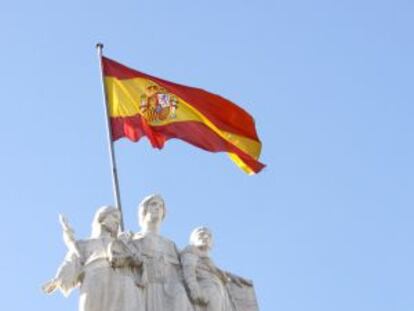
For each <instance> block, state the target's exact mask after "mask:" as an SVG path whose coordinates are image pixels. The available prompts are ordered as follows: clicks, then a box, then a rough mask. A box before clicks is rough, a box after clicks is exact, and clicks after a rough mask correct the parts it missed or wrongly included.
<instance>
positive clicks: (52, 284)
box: [42, 279, 59, 294]
mask: <svg viewBox="0 0 414 311" xmlns="http://www.w3.org/2000/svg"><path fill="white" fill-rule="evenodd" d="M58 287H59V282H58V281H57V280H56V279H52V280H50V281H47V282H46V283H45V284H43V285H42V290H43V292H44V293H45V294H51V293H53V292H54V291H55V290H56V289H57V288H58Z"/></svg>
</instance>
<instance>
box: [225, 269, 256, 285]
mask: <svg viewBox="0 0 414 311" xmlns="http://www.w3.org/2000/svg"><path fill="white" fill-rule="evenodd" d="M217 271H218V273H219V277H220V278H221V279H222V280H223V282H224V283H228V282H233V283H235V284H236V285H238V286H240V287H243V286H249V287H252V286H253V282H252V281H251V280H248V279H245V278H243V277H241V276H238V275H235V274H233V273H230V272H227V271H224V270H221V269H219V268H217Z"/></svg>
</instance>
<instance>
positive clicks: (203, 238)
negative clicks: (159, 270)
mask: <svg viewBox="0 0 414 311" xmlns="http://www.w3.org/2000/svg"><path fill="white" fill-rule="evenodd" d="M212 244H213V236H212V233H211V231H210V230H209V229H208V228H205V227H198V228H196V229H194V230H193V232H192V233H191V236H190V245H189V246H187V247H186V248H185V249H184V250H183V251H182V252H181V262H182V268H183V274H184V279H185V284H186V287H187V289H188V291H189V295H190V297H191V301H192V302H193V304H194V307H195V310H196V311H258V306H257V302H256V297H255V295H254V289H253V284H252V282H251V281H250V280H246V279H244V278H242V277H239V276H236V275H234V274H232V273H229V272H225V271H223V270H221V269H219V268H218V267H217V266H216V265H215V264H214V262H213V261H212V260H211V258H210V257H209V251H210V249H211V248H212Z"/></svg>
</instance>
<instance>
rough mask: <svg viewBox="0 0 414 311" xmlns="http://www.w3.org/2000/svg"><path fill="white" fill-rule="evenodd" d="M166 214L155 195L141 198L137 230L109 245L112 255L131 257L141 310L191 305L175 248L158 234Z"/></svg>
mask: <svg viewBox="0 0 414 311" xmlns="http://www.w3.org/2000/svg"><path fill="white" fill-rule="evenodd" d="M165 215H166V208H165V203H164V200H163V199H162V197H161V196H159V195H151V196H148V197H147V198H145V199H144V200H143V201H142V202H141V203H140V206H139V223H140V226H141V231H140V232H138V233H135V234H127V235H124V236H123V237H121V240H123V241H124V242H123V243H124V245H125V246H120V245H119V241H117V242H116V243H114V245H112V246H111V249H112V253H114V257H115V258H120V259H121V261H122V260H124V259H123V258H124V257H123V256H122V249H124V253H126V257H128V258H133V261H134V262H135V266H138V265H139V266H140V268H139V269H137V270H136V273H137V275H136V276H135V282H136V284H138V285H139V286H140V292H141V295H142V296H143V299H144V301H145V311H191V310H192V309H193V308H192V305H191V303H190V301H189V299H188V296H187V293H186V291H185V288H184V284H183V279H182V272H181V266H180V259H179V252H178V251H177V247H176V246H175V244H174V242H173V241H171V240H169V239H167V238H165V237H163V236H161V235H160V225H161V222H162V221H163V219H164V218H165ZM116 261H117V260H115V266H119V265H118V264H117V263H116Z"/></svg>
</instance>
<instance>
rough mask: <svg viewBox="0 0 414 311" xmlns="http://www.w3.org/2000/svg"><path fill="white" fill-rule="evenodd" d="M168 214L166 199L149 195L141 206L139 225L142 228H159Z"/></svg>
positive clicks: (139, 209)
mask: <svg viewBox="0 0 414 311" xmlns="http://www.w3.org/2000/svg"><path fill="white" fill-rule="evenodd" d="M166 212H167V211H166V209H165V202H164V199H163V198H162V197H161V196H160V195H159V194H152V195H149V196H147V197H146V198H145V199H144V200H142V201H141V203H140V204H139V207H138V218H139V219H138V220H139V224H140V226H141V227H142V228H149V227H152V228H158V227H159V225H160V224H161V222H162V221H163V220H164V218H165V215H166Z"/></svg>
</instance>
